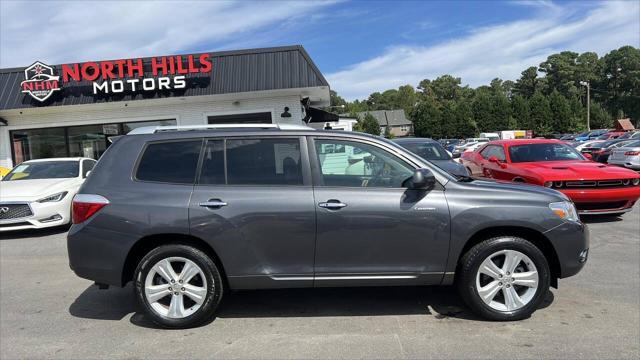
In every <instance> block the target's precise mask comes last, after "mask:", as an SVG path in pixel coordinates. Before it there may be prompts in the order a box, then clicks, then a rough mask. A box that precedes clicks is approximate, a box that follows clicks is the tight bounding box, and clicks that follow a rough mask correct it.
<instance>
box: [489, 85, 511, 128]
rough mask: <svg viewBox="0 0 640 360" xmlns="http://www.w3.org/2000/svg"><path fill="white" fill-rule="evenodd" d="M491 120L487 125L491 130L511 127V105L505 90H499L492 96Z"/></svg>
mask: <svg viewBox="0 0 640 360" xmlns="http://www.w3.org/2000/svg"><path fill="white" fill-rule="evenodd" d="M491 113H492V116H491V122H490V124H489V125H488V126H487V127H488V128H489V130H492V131H500V130H506V129H509V122H510V118H511V106H510V103H509V98H507V95H506V94H505V92H504V91H500V92H497V93H495V94H493V95H492V96H491Z"/></svg>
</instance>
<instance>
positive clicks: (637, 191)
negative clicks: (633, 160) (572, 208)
mask: <svg viewBox="0 0 640 360" xmlns="http://www.w3.org/2000/svg"><path fill="white" fill-rule="evenodd" d="M560 192H562V193H563V194H565V195H567V196H568V197H569V198H570V199H571V200H572V201H573V202H574V203H575V204H576V207H577V208H578V213H579V214H581V215H586V214H613V213H621V212H627V211H631V209H632V208H633V205H634V204H635V203H636V201H638V198H640V186H627V187H620V188H612V189H560Z"/></svg>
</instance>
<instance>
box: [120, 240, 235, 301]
mask: <svg viewBox="0 0 640 360" xmlns="http://www.w3.org/2000/svg"><path fill="white" fill-rule="evenodd" d="M168 244H179V245H188V246H192V247H194V248H196V249H198V250H201V251H203V252H204V253H205V254H207V255H208V256H209V257H210V258H211V260H213V262H214V263H215V264H216V266H217V267H218V270H219V271H220V275H221V277H222V281H223V283H224V286H225V287H227V288H228V282H227V281H228V280H227V275H226V272H225V269H224V265H223V263H222V261H221V260H220V257H219V256H218V254H217V253H216V251H215V250H214V249H213V247H211V245H209V244H208V243H207V242H206V241H204V240H202V239H200V238H197V237H195V236H192V235H186V234H170V233H166V234H153V235H147V236H145V237H142V238H140V239H139V240H138V241H137V242H136V243H135V244H134V245H133V246H132V247H131V249H130V250H129V253H128V254H127V257H126V259H125V262H124V266H123V269H122V279H121V282H122V285H123V286H124V285H126V284H127V283H128V282H129V281H132V280H133V276H134V273H135V271H136V268H137V267H138V264H139V263H140V261H141V260H142V258H143V257H144V256H145V255H146V254H148V253H149V251H151V250H153V249H155V248H157V247H159V246H162V245H168Z"/></svg>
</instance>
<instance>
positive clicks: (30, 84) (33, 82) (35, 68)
mask: <svg viewBox="0 0 640 360" xmlns="http://www.w3.org/2000/svg"><path fill="white" fill-rule="evenodd" d="M24 77H25V80H24V81H23V82H21V83H20V88H21V89H22V92H23V93H26V94H29V95H31V97H33V98H34V99H36V100H38V101H40V102H43V101H45V100H47V99H48V98H49V97H50V96H51V94H53V92H54V91H56V90H60V76H56V75H55V74H54V72H53V68H52V67H51V66H49V65H46V64H43V63H41V62H40V61H36V62H34V63H33V64H31V66H29V67H27V68H26V69H24Z"/></svg>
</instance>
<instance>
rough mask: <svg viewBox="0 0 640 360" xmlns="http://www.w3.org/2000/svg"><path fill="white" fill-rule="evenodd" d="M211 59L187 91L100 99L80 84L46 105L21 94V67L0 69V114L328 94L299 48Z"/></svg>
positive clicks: (219, 54) (57, 67) (218, 54)
mask: <svg viewBox="0 0 640 360" xmlns="http://www.w3.org/2000/svg"><path fill="white" fill-rule="evenodd" d="M199 54H201V53H199ZM199 54H194V55H199ZM209 54H210V58H211V61H212V64H213V68H212V71H211V72H210V73H209V74H207V75H204V76H203V74H199V73H196V74H187V75H185V76H186V81H187V84H188V86H187V88H185V89H179V90H178V89H174V90H169V91H167V90H164V91H163V92H144V93H143V92H138V93H122V94H118V95H113V94H112V95H110V96H104V95H94V94H93V93H92V83H91V82H89V81H83V82H79V83H74V84H73V85H71V84H70V85H69V86H67V87H65V84H66V83H63V84H62V89H61V90H59V91H56V92H54V93H53V94H52V95H51V97H50V98H49V99H47V100H46V102H44V103H41V102H39V101H37V100H35V99H33V98H31V96H29V95H28V94H25V93H21V91H20V83H21V82H22V81H23V80H25V78H24V77H25V75H24V70H25V68H11V69H0V110H8V109H22V108H33V107H42V106H48V107H51V106H62V105H80V104H93V103H105V102H115V101H132V100H145V99H158V98H166V97H174V96H175V97H186V96H200V95H218V94H229V93H241V92H254V91H265V90H278V89H297V88H311V87H327V93H328V88H329V84H328V83H327V80H326V79H325V78H324V76H323V75H322V73H320V70H318V67H317V66H316V65H315V64H314V63H313V61H312V60H311V58H310V57H309V54H307V52H306V51H305V50H304V48H303V47H302V46H300V45H294V46H283V47H271V48H262V49H248V50H236V51H219V52H211V53H209ZM151 59H152V58H151V57H148V58H143V63H144V70H145V77H153V75H152V74H151ZM34 60H36V59H34ZM52 67H53V68H54V70H55V72H56V74H57V75H59V74H61V67H62V65H53V66H52ZM125 80H126V78H125ZM100 81H101V80H100Z"/></svg>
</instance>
